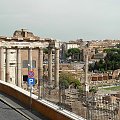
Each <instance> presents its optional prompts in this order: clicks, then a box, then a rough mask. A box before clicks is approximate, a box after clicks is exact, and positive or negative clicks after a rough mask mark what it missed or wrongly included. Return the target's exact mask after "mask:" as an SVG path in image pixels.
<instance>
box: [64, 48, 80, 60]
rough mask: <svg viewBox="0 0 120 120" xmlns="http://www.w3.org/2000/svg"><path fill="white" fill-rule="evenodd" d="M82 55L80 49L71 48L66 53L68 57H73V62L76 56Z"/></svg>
mask: <svg viewBox="0 0 120 120" xmlns="http://www.w3.org/2000/svg"><path fill="white" fill-rule="evenodd" d="M76 55H77V56H78V55H80V49H79V48H70V49H68V50H67V52H66V57H71V59H72V60H74V58H75V56H76Z"/></svg>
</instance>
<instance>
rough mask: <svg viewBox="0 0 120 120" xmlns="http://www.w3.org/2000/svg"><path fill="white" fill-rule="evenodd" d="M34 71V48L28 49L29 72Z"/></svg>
mask: <svg viewBox="0 0 120 120" xmlns="http://www.w3.org/2000/svg"><path fill="white" fill-rule="evenodd" d="M30 70H32V48H29V49H28V71H30Z"/></svg>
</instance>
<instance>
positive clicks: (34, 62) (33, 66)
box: [23, 60, 36, 68]
mask: <svg viewBox="0 0 120 120" xmlns="http://www.w3.org/2000/svg"><path fill="white" fill-rule="evenodd" d="M23 68H28V60H23ZM32 68H36V60H32Z"/></svg>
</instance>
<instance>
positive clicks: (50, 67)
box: [48, 47, 52, 85]
mask: <svg viewBox="0 0 120 120" xmlns="http://www.w3.org/2000/svg"><path fill="white" fill-rule="evenodd" d="M48 80H49V84H50V85H51V84H52V48H50V47H49V48H48Z"/></svg>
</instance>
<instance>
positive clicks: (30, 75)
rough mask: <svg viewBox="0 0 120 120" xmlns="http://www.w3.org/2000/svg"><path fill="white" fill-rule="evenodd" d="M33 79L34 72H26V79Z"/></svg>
mask: <svg viewBox="0 0 120 120" xmlns="http://www.w3.org/2000/svg"><path fill="white" fill-rule="evenodd" d="M33 77H34V71H32V70H30V71H28V78H33Z"/></svg>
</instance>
